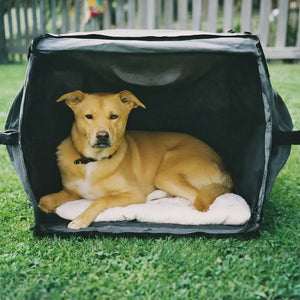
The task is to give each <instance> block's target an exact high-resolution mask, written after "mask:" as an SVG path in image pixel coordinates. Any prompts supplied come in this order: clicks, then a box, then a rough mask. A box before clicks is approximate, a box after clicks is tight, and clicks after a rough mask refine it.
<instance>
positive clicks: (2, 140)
mask: <svg viewBox="0 0 300 300" xmlns="http://www.w3.org/2000/svg"><path fill="white" fill-rule="evenodd" d="M18 140H19V133H18V131H16V130H5V131H3V132H0V145H18Z"/></svg>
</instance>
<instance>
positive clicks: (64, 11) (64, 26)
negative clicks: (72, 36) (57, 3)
mask: <svg viewBox="0 0 300 300" xmlns="http://www.w3.org/2000/svg"><path fill="white" fill-rule="evenodd" d="M61 16H62V20H61V32H62V33H67V32H68V31H69V27H70V20H69V7H68V3H67V0H62V4H61Z"/></svg>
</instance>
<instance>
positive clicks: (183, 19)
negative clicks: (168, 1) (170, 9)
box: [177, 0, 188, 29]
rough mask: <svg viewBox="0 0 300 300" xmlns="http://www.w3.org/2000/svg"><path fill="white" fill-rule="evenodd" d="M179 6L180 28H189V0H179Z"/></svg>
mask: <svg viewBox="0 0 300 300" xmlns="http://www.w3.org/2000/svg"><path fill="white" fill-rule="evenodd" d="M177 8H178V11H177V15H178V24H179V29H187V11H188V2H187V0H178V1H177Z"/></svg>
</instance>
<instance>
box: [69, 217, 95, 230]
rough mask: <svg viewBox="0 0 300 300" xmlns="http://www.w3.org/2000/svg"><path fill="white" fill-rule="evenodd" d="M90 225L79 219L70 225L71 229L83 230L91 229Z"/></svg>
mask: <svg viewBox="0 0 300 300" xmlns="http://www.w3.org/2000/svg"><path fill="white" fill-rule="evenodd" d="M89 225H90V223H89V222H85V221H84V220H81V219H80V218H79V217H77V218H75V219H74V220H73V221H72V222H70V223H69V224H68V228H69V229H81V228H87V227H89Z"/></svg>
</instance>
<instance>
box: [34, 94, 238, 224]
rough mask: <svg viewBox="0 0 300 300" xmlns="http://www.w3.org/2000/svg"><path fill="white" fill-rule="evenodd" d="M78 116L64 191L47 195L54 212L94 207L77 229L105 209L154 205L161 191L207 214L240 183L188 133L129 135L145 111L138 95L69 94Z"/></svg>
mask: <svg viewBox="0 0 300 300" xmlns="http://www.w3.org/2000/svg"><path fill="white" fill-rule="evenodd" d="M61 101H65V103H66V104H67V105H68V106H69V107H70V108H71V109H72V110H73V112H74V117H75V120H74V123H73V125H72V129H71V134H70V136H69V137H67V138H66V139H65V140H63V141H62V142H61V144H60V145H59V146H58V148H57V153H56V154H57V163H58V167H59V170H60V173H61V177H62V184H63V190H62V191H60V192H58V193H53V194H49V195H46V196H43V197H42V198H41V199H40V203H39V207H40V209H41V210H43V211H44V212H46V213H51V212H54V211H55V209H56V208H57V207H58V206H60V205H62V204H63V203H66V202H68V201H73V200H78V199H82V198H85V199H90V200H93V202H92V204H91V205H90V206H89V207H88V208H87V209H86V210H85V211H84V212H83V213H82V214H80V215H79V216H78V217H76V218H75V219H74V220H73V221H72V222H70V223H69V224H68V228H69V229H80V228H86V227H88V226H89V225H90V224H91V223H92V222H93V221H94V220H95V218H96V217H97V215H98V214H99V213H101V212H103V211H104V210H106V209H108V208H111V207H117V206H127V205H130V204H139V203H145V202H146V196H147V195H148V194H150V193H151V192H152V191H154V190H155V189H160V190H164V191H166V192H167V193H168V194H169V195H171V196H177V197H182V198H185V199H188V200H190V201H191V202H192V203H193V205H194V207H195V208H196V209H197V210H199V211H202V212H205V211H207V210H208V209H209V206H210V205H211V204H212V203H213V201H214V200H215V198H216V197H218V196H219V195H222V194H225V193H228V192H230V191H231V189H232V186H233V182H232V179H231V177H230V174H229V173H228V172H227V171H226V170H225V168H224V164H223V162H222V160H221V158H220V157H219V155H218V154H217V153H216V152H215V151H214V150H213V149H212V148H210V147H209V146H208V145H207V144H205V143H204V142H202V141H200V140H199V139H197V138H195V137H192V136H190V135H187V134H183V133H172V132H146V131H129V130H128V131H126V130H125V129H126V124H127V119H128V116H129V113H130V112H131V110H132V109H133V108H137V107H142V108H145V105H144V104H143V103H142V102H141V101H140V100H139V99H138V98H137V97H136V96H135V95H134V94H132V93H131V92H129V91H121V92H120V93H117V94H111V93H93V94H87V93H83V92H81V91H79V90H77V91H74V92H70V93H67V94H64V95H62V96H61V97H60V98H59V99H58V100H57V102H61Z"/></svg>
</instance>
